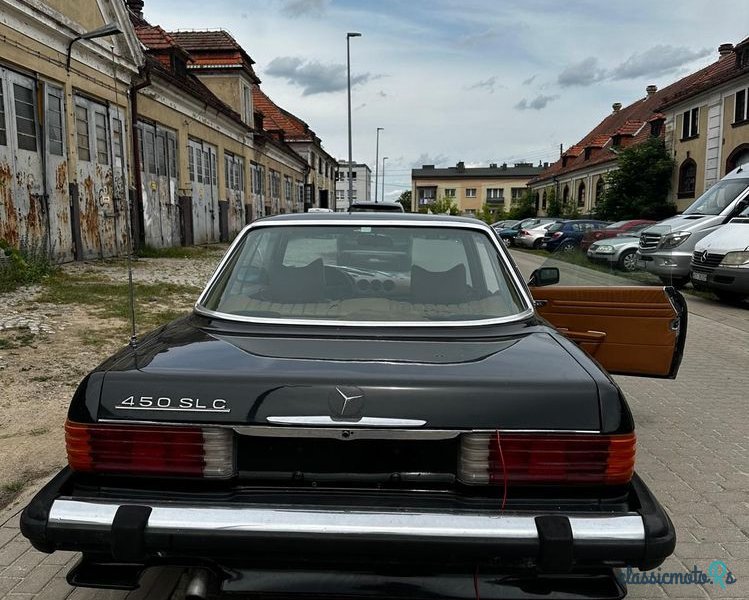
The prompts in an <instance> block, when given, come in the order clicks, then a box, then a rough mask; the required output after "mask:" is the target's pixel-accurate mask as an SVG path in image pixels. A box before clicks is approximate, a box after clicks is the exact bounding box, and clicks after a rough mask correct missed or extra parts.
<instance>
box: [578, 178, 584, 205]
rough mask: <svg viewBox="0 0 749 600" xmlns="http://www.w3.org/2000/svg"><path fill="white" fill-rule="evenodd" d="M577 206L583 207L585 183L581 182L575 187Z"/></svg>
mask: <svg viewBox="0 0 749 600" xmlns="http://www.w3.org/2000/svg"><path fill="white" fill-rule="evenodd" d="M577 206H578V208H579V207H581V206H585V182H584V181H581V182H580V185H579V186H577Z"/></svg>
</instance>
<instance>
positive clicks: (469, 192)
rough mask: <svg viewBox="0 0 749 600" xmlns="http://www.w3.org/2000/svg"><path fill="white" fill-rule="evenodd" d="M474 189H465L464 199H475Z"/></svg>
mask: <svg viewBox="0 0 749 600" xmlns="http://www.w3.org/2000/svg"><path fill="white" fill-rule="evenodd" d="M475 197H476V188H466V198H475Z"/></svg>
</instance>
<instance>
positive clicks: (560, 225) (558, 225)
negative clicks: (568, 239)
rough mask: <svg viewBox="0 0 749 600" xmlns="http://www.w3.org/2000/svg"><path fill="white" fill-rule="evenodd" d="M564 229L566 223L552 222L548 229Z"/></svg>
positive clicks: (551, 231) (551, 230)
mask: <svg viewBox="0 0 749 600" xmlns="http://www.w3.org/2000/svg"><path fill="white" fill-rule="evenodd" d="M562 229H564V223H552V225H551V227H549V230H548V231H549V233H554V232H555V231H562Z"/></svg>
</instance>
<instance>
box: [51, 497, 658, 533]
mask: <svg viewBox="0 0 749 600" xmlns="http://www.w3.org/2000/svg"><path fill="white" fill-rule="evenodd" d="M137 504H139V505H142V504H146V505H147V506H150V507H151V508H152V511H151V515H150V516H149V518H148V524H147V526H146V531H150V532H160V531H162V532H164V531H175V530H176V531H179V532H196V531H200V532H202V531H219V530H222V531H232V532H244V533H248V534H252V533H256V534H295V533H296V534H304V535H314V536H326V535H353V536H358V537H365V538H366V537H377V536H383V535H384V536H392V537H400V538H404V539H407V538H409V537H430V538H444V539H482V540H485V539H492V538H493V539H496V540H517V539H527V540H535V539H538V531H537V529H536V522H535V517H536V516H539V515H543V514H545V513H537V514H520V513H499V511H497V513H496V514H492V515H487V514H476V513H461V512H457V511H453V512H419V511H409V510H400V511H393V510H383V511H377V510H369V511H367V510H341V509H336V510H333V509H325V510H321V509H320V508H319V507H318V508H313V507H309V508H277V507H268V506H258V507H253V508H239V507H229V506H211V507H206V508H201V507H195V506H179V505H176V504H168V505H166V504H161V505H160V504H150V503H143V502H138V503H137ZM119 507H120V505H119V504H117V503H107V502H94V501H84V500H71V499H68V498H59V499H57V500H55V501H54V502H53V504H52V508H51V510H50V513H49V522H48V525H49V527H51V528H63V529H64V528H79V529H80V528H85V529H95V530H104V531H106V530H107V529H109V528H110V527H111V526H112V522H113V521H114V516H115V513H116V512H117V509H118V508H119ZM546 514H549V513H546ZM552 514H553V513H552ZM568 518H569V521H570V526H571V528H572V536H573V539H574V540H575V541H606V540H612V541H624V540H629V541H644V539H645V528H644V525H643V522H642V517H640V515H638V514H635V513H623V514H618V515H600V516H599V515H585V516H578V515H569V517H568Z"/></svg>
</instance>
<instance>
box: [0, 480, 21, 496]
mask: <svg viewBox="0 0 749 600" xmlns="http://www.w3.org/2000/svg"><path fill="white" fill-rule="evenodd" d="M24 485H26V483H25V482H24V481H23V480H22V479H16V480H15V481H11V482H10V483H4V484H3V486H2V488H0V490H2V492H3V493H4V494H17V493H18V492H20V491H21V490H22V489H23V486H24Z"/></svg>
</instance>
